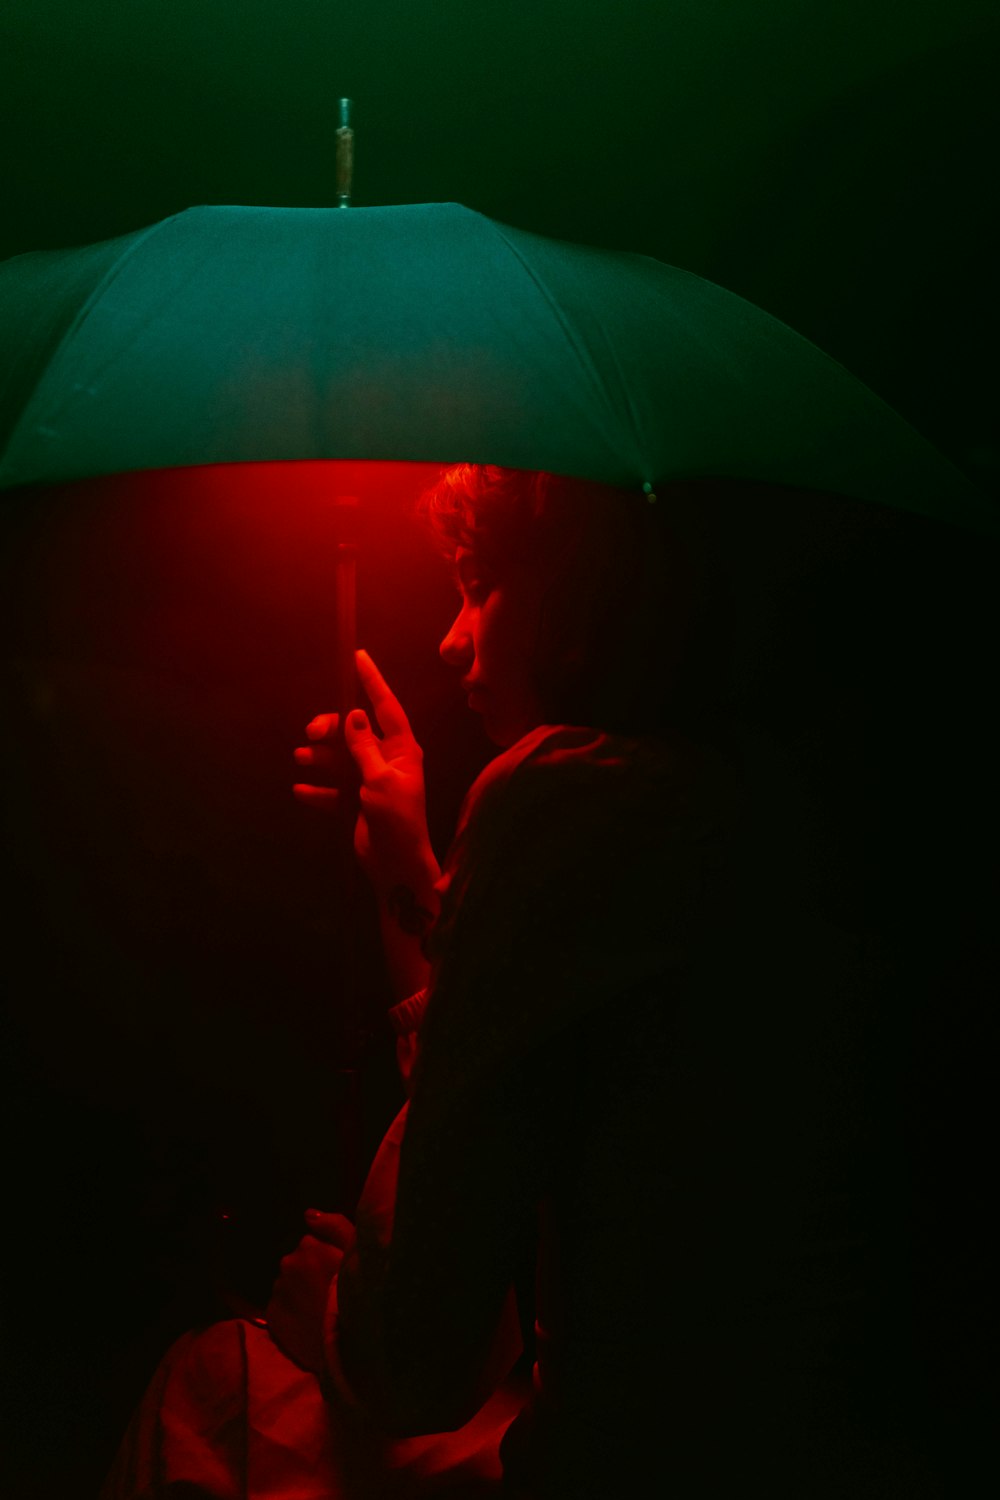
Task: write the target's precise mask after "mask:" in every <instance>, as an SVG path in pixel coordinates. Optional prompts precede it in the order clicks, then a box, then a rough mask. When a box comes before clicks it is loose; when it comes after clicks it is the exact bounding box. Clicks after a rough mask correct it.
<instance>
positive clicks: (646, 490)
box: [642, 479, 656, 505]
mask: <svg viewBox="0 0 1000 1500" xmlns="http://www.w3.org/2000/svg"><path fill="white" fill-rule="evenodd" d="M642 493H643V494H644V495H645V497H646V499H647V501H648V502H649V504H650V505H655V504H656V491H655V490H654V489H653V486H652V485H651V484H650V482H649V480H648V479H647V480H646V481H645V482H644V484H643V486H642Z"/></svg>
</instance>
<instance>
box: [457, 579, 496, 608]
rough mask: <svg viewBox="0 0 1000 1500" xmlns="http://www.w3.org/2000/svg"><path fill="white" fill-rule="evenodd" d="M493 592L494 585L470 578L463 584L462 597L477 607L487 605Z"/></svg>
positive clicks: (483, 580)
mask: <svg viewBox="0 0 1000 1500" xmlns="http://www.w3.org/2000/svg"><path fill="white" fill-rule="evenodd" d="M492 592H493V585H492V584H490V583H487V582H486V581H485V579H482V578H469V579H466V580H465V581H464V582H463V583H462V584H461V593H462V597H463V598H464V599H468V601H469V603H470V604H474V605H476V606H477V607H478V606H479V605H481V604H485V603H486V600H487V599H488V598H489V596H490V594H492Z"/></svg>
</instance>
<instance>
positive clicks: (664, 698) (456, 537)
mask: <svg viewBox="0 0 1000 1500" xmlns="http://www.w3.org/2000/svg"><path fill="white" fill-rule="evenodd" d="M418 511H419V514H420V515H421V516H422V517H423V518H424V519H425V520H426V521H427V522H428V523H429V525H430V527H431V530H432V532H433V533H434V535H435V537H436V539H437V542H438V545H439V547H440V550H441V551H442V553H443V554H444V555H445V556H447V557H452V558H453V557H454V555H455V552H456V551H457V550H458V548H460V547H467V548H469V549H470V550H471V551H472V553H473V555H474V557H475V558H476V561H477V563H478V564H479V565H480V566H482V567H483V568H484V570H486V572H487V573H489V574H490V575H491V576H492V577H494V578H497V579H499V578H502V577H504V576H505V575H507V574H509V572H510V571H511V570H512V569H518V568H527V569H532V570H534V571H535V572H536V574H538V575H539V576H540V577H541V580H542V582H543V585H544V604H543V615H542V621H541V625H540V628H539V632H538V637H537V640H536V643H535V650H534V653H533V659H532V661H531V663H530V667H531V671H532V675H533V677H534V680H535V685H536V687H537V689H538V690H539V692H540V693H541V696H542V699H543V702H544V703H545V704H546V705H547V707H548V715H547V717H548V719H549V722H552V723H577V724H592V725H594V726H596V727H599V728H603V729H609V730H617V731H619V732H622V733H643V732H652V731H654V730H655V729H656V728H657V727H659V726H660V725H661V724H662V723H663V722H664V719H665V715H667V712H668V699H669V696H670V694H669V689H670V686H671V683H672V681H673V675H674V671H675V668H676V665H677V662H678V659H679V655H680V649H681V645H682V641H683V637H684V620H685V617H686V613H687V608H688V596H689V590H688V588H687V580H686V577H685V569H684V559H683V549H681V547H680V546H679V544H678V543H677V542H676V539H674V538H673V536H672V535H671V533H670V532H669V529H668V527H667V525H666V523H665V522H664V521H663V520H662V518H660V517H657V516H654V515H653V514H652V507H651V506H650V505H649V504H648V503H647V501H646V497H645V496H644V495H643V494H642V493H641V492H639V491H638V490H635V491H632V490H625V489H619V488H616V487H614V486H611V485H604V484H597V483H595V482H593V481H591V480H585V479H576V478H573V477H570V476H566V475H559V474H551V473H547V472H544V471H529V470H522V469H507V468H501V467H499V466H497V465H493V464H456V465H454V466H452V467H450V468H448V469H446V470H445V471H444V472H443V473H442V475H441V477H440V478H439V480H438V481H437V482H436V483H435V484H434V485H433V486H432V487H431V488H430V489H429V490H427V491H426V492H425V493H424V494H423V495H422V496H421V498H420V501H419V502H418Z"/></svg>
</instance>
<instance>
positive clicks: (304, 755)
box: [295, 745, 312, 766]
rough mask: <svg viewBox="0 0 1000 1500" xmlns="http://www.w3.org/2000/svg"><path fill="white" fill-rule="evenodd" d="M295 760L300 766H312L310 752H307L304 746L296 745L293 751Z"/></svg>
mask: <svg viewBox="0 0 1000 1500" xmlns="http://www.w3.org/2000/svg"><path fill="white" fill-rule="evenodd" d="M295 760H296V763H297V764H298V765H300V766H311V765H312V751H311V750H307V749H306V747H305V746H304V745H298V746H296V749H295Z"/></svg>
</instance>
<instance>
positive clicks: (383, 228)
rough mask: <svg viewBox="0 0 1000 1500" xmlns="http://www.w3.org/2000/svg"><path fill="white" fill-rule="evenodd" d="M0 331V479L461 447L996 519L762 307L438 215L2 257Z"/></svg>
mask: <svg viewBox="0 0 1000 1500" xmlns="http://www.w3.org/2000/svg"><path fill="white" fill-rule="evenodd" d="M0 330H2V334H3V337H2V339H0V347H2V350H3V353H2V355H0V487H3V488H10V487H14V486H24V485H29V484H45V483H55V482H60V481H67V480H75V479H81V478H85V477H88V476H97V475H104V474H113V473H122V472H128V471H135V470H160V469H164V468H173V467H185V466H203V465H213V464H234V463H258V462H264V461H269V462H274V461H284V460H310V459H311V460H334V461H336V460H358V459H360V460H370V459H379V460H382V461H387V460H388V461H392V460H396V461H409V462H435V463H448V462H452V461H468V460H473V461H478V462H482V463H493V464H499V465H504V466H507V467H511V468H520V469H530V470H539V469H543V470H549V471H551V472H555V473H561V474H567V475H576V476H579V477H582V478H587V479H591V480H596V481H601V482H604V483H608V484H612V485H618V486H624V487H633V488H634V489H635V490H636V493H637V494H638V493H639V492H640V491H641V489H642V488H643V487H645V488H646V490H647V491H648V492H651V493H654V494H655V490H656V487H657V486H658V485H660V484H662V483H663V482H664V481H667V480H670V479H677V478H685V477H697V476H702V475H715V476H723V477H726V476H728V477H730V478H734V479H750V480H754V479H757V480H763V481H769V482H772V483H778V484H785V485H788V486H793V487H795V488H802V489H812V490H825V491H830V492H834V493H840V494H844V495H847V496H851V497H854V498H856V499H858V500H861V501H872V502H876V503H879V504H885V505H889V506H895V507H899V508H902V509H909V510H912V511H916V512H919V513H922V514H924V515H927V516H934V517H937V518H939V519H941V520H943V521H946V522H951V523H953V524H955V525H957V526H961V527H967V528H971V529H972V530H974V531H979V532H983V533H986V534H990V535H994V536H995V535H996V534H997V522H996V518H995V515H994V513H993V509H992V507H991V505H990V502H989V501H988V499H987V498H986V497H984V496H983V495H982V494H981V493H980V492H979V491H978V490H977V489H976V487H975V486H974V485H973V484H972V483H971V482H970V481H969V480H968V479H967V478H966V476H965V475H963V474H962V473H961V472H960V471H959V470H958V469H957V468H955V467H954V466H953V465H952V464H951V463H950V462H949V461H948V460H947V459H946V458H944V457H943V456H942V455H941V454H940V453H938V452H937V451H936V450H935V449H934V448H933V447H932V446H931V445H930V444H929V443H927V442H926V441H925V440H924V439H923V438H922V437H921V436H920V434H919V433H917V432H916V431H915V430H914V429H913V428H912V427H911V426H909V425H908V424H907V423H906V422H905V421H903V420H902V419H901V418H900V417H899V416H898V415H897V414H896V413H895V412H894V411H892V409H891V408H890V407H888V406H887V405H886V404H885V403H884V402H883V401H881V400H880V399H879V398H878V397H877V396H876V395H875V394H874V393H872V392H871V391H870V390H868V389H867V388H866V387H865V386H864V385H863V384H862V383H861V382H859V381H858V380H856V379H855V378H854V377H853V376H852V375H850V374H849V372H847V371H846V370H845V369H844V368H843V367H842V366H840V365H839V364H837V363H836V362H835V361H833V360H832V359H830V358H829V357H828V356H826V355H825V354H824V353H823V352H822V351H820V350H819V349H817V348H816V347H815V346H814V345H812V344H810V343H809V342H808V341H807V340H805V339H803V338H802V337H800V336H799V335H798V334H796V333H795V332H794V331H792V330H791V329H789V328H788V327H786V326H785V325H784V324H782V323H781V322H779V321H778V320H776V319H775V318H772V317H771V316H769V315H768V314H767V313H765V312H763V311H762V310H761V309H759V308H756V307H754V306H752V305H751V304H750V303H748V302H746V301H744V300H743V299H741V298H740V297H737V296H735V295H734V294H732V293H730V292H728V291H726V290H724V289H723V288H721V287H718V286H715V285H713V284H712V283H710V282H708V281H705V280H703V279H702V278H700V277H697V276H694V275H692V274H690V273H688V272H686V271H684V270H681V269H678V268H676V267H672V266H668V265H665V264H662V263H660V262H658V261H655V260H652V259H650V258H648V257H644V256H640V255H631V254H623V253H619V252H607V251H601V250H596V249H592V248H586V247H582V246H578V245H572V244H566V243H560V242H557V241H554V240H551V239H546V238H543V237H541V236H538V235H535V234H531V233H527V232H525V231H523V230H519V229H515V228H511V227H509V226H506V225H503V224H499V223H496V222H494V221H492V220H490V219H488V218H485V217H484V216H483V215H481V214H478V213H475V212H473V211H471V210H469V209H467V208H464V207H462V206H461V205H458V204H450V203H441V204H423V205H408V206H403V207H385V208H367V209H352V210H351V211H350V212H349V213H344V212H342V211H340V210H338V209H285V208H281V209H278V208H246V207H200V208H193V209H189V210H186V211H184V212H182V213H178V214H176V215H173V216H172V217H170V218H168V219H165V220H163V221H162V222H160V223H157V224H154V225H152V226H150V227H148V228H146V229H142V230H139V231H136V232H135V233H132V234H128V235H124V236H122V237H120V238H117V239H113V240H109V241H107V242H104V243H101V244H96V245H91V246H87V247H84V248H81V249H73V250H63V251H54V252H43V253H36V254H28V255H22V256H18V257H15V258H14V259H12V260H10V261H8V262H6V263H4V264H3V265H0ZM335 484H336V481H335V479H334V478H331V488H332V489H333V488H334V487H335ZM350 545H351V544H350V539H349V538H348V539H347V540H346V541H345V543H344V549H345V551H344V552H343V555H342V556H341V559H340V572H341V575H342V577H343V578H344V581H345V584H346V585H347V586H346V587H345V588H343V589H341V590H340V600H341V605H342V608H341V610H340V614H341V617H342V618H341V622H340V623H341V631H340V649H339V652H338V659H339V661H340V671H339V675H340V678H341V683H340V694H341V700H342V701H343V702H345V703H346V697H347V694H348V692H349V684H348V683H347V681H346V679H347V675H348V674H347V667H346V664H345V651H346V644H345V643H346V642H347V641H348V640H349V635H350V628H351V620H350V615H351V608H350V604H349V598H350V567H349V549H350ZM333 564H334V560H333V559H332V558H331V573H333V571H334V566H333Z"/></svg>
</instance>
